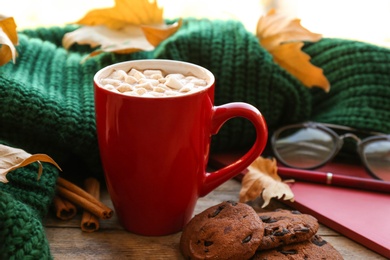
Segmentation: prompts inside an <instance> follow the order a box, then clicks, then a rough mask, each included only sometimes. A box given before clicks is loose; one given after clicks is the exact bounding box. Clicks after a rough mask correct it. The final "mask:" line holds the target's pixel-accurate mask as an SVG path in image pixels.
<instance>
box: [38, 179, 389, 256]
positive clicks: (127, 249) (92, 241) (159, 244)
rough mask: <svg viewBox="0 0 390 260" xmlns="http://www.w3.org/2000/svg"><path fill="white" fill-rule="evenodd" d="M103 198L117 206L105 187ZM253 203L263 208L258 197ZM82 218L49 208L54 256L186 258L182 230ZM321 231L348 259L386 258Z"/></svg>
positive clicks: (206, 202)
mask: <svg viewBox="0 0 390 260" xmlns="http://www.w3.org/2000/svg"><path fill="white" fill-rule="evenodd" d="M102 186H103V185H102ZM240 188H241V184H240V183H239V182H238V181H236V180H229V181H227V182H226V183H224V184H223V185H221V186H220V187H218V188H217V189H216V190H214V191H213V192H211V193H209V194H208V195H207V196H206V197H203V198H200V199H199V200H198V203H197V205H196V209H195V213H194V214H197V213H199V212H201V211H203V210H205V209H206V208H209V207H211V206H214V205H216V204H218V203H220V202H222V201H225V200H234V201H238V198H239V191H240ZM101 200H102V201H103V202H104V203H105V204H106V205H108V206H110V207H111V208H113V207H112V203H111V200H110V197H109V195H108V192H107V190H106V189H105V188H104V187H103V188H102V191H101ZM251 205H252V206H253V207H254V208H255V209H256V210H257V211H261V209H260V207H259V206H258V205H259V203H256V201H255V202H253V203H251ZM276 208H287V206H285V205H284V204H282V203H280V202H278V201H273V202H272V203H271V205H270V206H268V207H267V208H266V209H267V210H273V209H276ZM80 220H81V213H79V214H78V215H77V216H76V217H75V218H73V219H72V220H69V221H62V220H58V219H57V218H56V217H55V215H54V212H52V211H50V212H49V214H48V216H47V218H46V219H45V220H44V225H45V230H46V235H47V237H48V240H49V243H50V247H51V252H52V255H53V257H54V259H72V260H76V259H96V260H97V259H184V258H183V257H182V255H181V253H180V250H179V245H178V244H179V240H180V235H181V233H177V234H173V235H169V236H162V237H145V236H139V235H135V234H132V233H130V232H127V231H125V230H124V229H123V228H122V227H121V226H120V225H119V223H118V220H117V218H116V216H115V214H114V216H113V217H112V218H111V219H109V220H101V221H100V229H99V230H98V231H96V232H93V233H86V232H82V231H81V229H80ZM318 234H319V235H321V236H322V237H323V239H325V240H326V241H327V242H329V243H330V244H332V245H333V247H335V248H336V249H337V250H338V251H339V252H340V253H341V255H342V256H343V257H344V259H351V260H358V259H362V260H363V259H364V260H367V259H370V260H371V259H385V258H383V257H381V256H380V255H378V254H376V253H375V252H373V251H371V250H369V249H367V248H366V247H364V246H362V245H360V244H357V243H355V242H354V241H352V240H350V239H348V238H346V237H344V236H342V235H340V234H338V233H336V232H335V231H333V230H331V229H329V228H327V227H325V226H323V225H320V229H319V231H318Z"/></svg>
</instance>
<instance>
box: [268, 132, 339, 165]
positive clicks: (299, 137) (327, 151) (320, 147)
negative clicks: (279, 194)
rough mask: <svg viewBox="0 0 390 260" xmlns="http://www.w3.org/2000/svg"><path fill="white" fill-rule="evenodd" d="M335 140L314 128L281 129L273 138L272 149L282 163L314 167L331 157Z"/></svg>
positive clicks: (334, 147)
mask: <svg viewBox="0 0 390 260" xmlns="http://www.w3.org/2000/svg"><path fill="white" fill-rule="evenodd" d="M336 142H337V140H336V139H335V138H334V137H333V136H331V135H330V134H328V133H326V132H324V131H322V130H319V129H314V128H292V129H286V130H285V131H282V132H281V133H280V134H279V135H278V136H277V137H276V139H275V140H274V144H273V146H274V149H275V151H276V153H277V154H278V155H279V159H280V160H282V162H283V163H285V164H287V165H289V166H291V167H296V168H303V169H305V168H306V169H308V168H314V167H317V166H319V165H321V164H322V163H323V162H325V161H327V160H328V159H329V158H330V157H332V155H333V153H334V151H335V149H336V145H335V144H336Z"/></svg>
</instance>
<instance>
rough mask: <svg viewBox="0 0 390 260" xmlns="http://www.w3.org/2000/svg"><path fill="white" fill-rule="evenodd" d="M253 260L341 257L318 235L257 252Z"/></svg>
mask: <svg viewBox="0 0 390 260" xmlns="http://www.w3.org/2000/svg"><path fill="white" fill-rule="evenodd" d="M251 259H253V260H273V259H275V260H283V259H288V260H294V259H299V260H301V259H319V260H326V259H329V260H338V259H343V257H342V255H341V254H340V253H339V252H338V251H337V250H336V249H335V248H334V247H333V246H332V245H331V244H329V243H327V242H326V241H325V240H323V239H322V238H321V237H320V236H319V235H314V236H313V237H312V238H311V239H309V240H307V241H303V242H300V243H296V244H290V245H286V246H280V247H278V248H275V249H270V250H265V251H257V252H256V254H255V255H254V256H253V257H252V258H251Z"/></svg>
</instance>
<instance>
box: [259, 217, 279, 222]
mask: <svg viewBox="0 0 390 260" xmlns="http://www.w3.org/2000/svg"><path fill="white" fill-rule="evenodd" d="M260 219H261V221H263V222H264V223H275V222H276V221H278V220H276V219H274V218H272V217H270V216H260Z"/></svg>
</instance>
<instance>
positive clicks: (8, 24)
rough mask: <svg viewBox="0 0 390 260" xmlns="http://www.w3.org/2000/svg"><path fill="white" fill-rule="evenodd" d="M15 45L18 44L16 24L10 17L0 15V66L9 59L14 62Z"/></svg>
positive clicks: (15, 54)
mask: <svg viewBox="0 0 390 260" xmlns="http://www.w3.org/2000/svg"><path fill="white" fill-rule="evenodd" d="M15 45H18V34H17V32H16V24H15V21H14V19H13V18H12V17H8V18H2V17H0V66H2V65H4V64H7V63H8V62H9V61H10V60H11V59H12V61H13V63H15V59H16V56H17V52H16V48H15Z"/></svg>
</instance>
